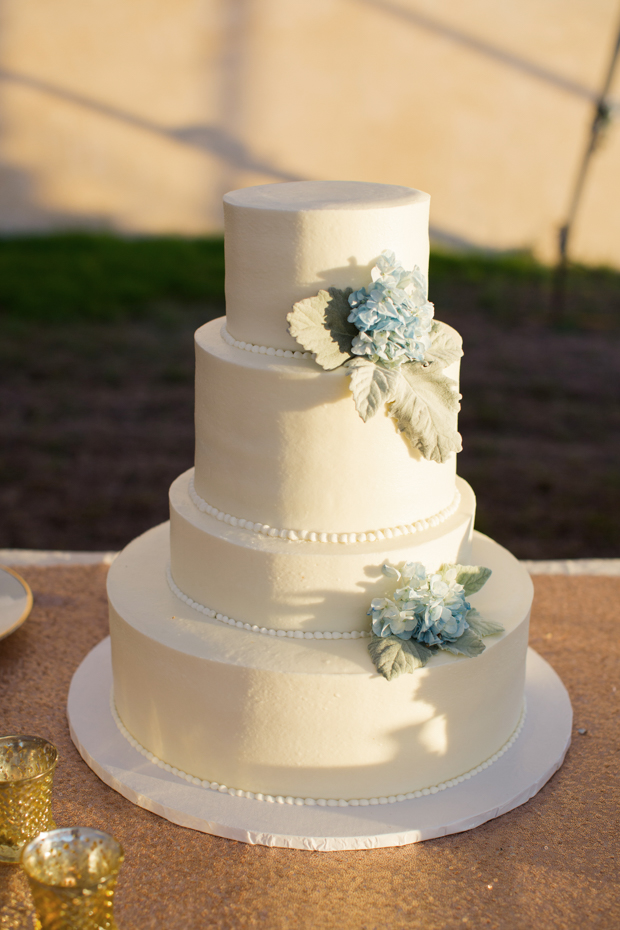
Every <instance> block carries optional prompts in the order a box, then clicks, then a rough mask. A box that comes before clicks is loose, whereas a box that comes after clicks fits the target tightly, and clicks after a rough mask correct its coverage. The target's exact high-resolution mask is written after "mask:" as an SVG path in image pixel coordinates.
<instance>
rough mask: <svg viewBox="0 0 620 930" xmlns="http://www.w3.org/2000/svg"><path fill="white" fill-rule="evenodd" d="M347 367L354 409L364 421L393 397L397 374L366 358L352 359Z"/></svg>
mask: <svg viewBox="0 0 620 930" xmlns="http://www.w3.org/2000/svg"><path fill="white" fill-rule="evenodd" d="M347 368H348V373H349V374H350V376H351V384H350V387H351V392H352V394H353V399H354V401H355V409H356V410H357V412H358V413H359V415H360V416H361V418H362V420H363V421H364V423H365V422H366V421H367V420H369V419H370V418H371V417H374V415H375V413H377V412H378V410H379V408H380V407H381V406H382V405H383V404H385V403H387V402H389V401H390V400H392V399H393V395H394V387H395V383H396V381H397V380H398V375H395V373H394V372H393V371H390V370H389V369H387V368H381V367H380V366H379V365H375V363H374V362H371V361H369V360H368V359H366V358H355V359H353V360H352V361H350V362H349V364H348V365H347Z"/></svg>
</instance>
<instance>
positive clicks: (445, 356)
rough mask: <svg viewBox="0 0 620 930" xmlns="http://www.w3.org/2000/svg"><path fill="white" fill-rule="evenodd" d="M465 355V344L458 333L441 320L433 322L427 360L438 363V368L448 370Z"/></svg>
mask: <svg viewBox="0 0 620 930" xmlns="http://www.w3.org/2000/svg"><path fill="white" fill-rule="evenodd" d="M462 355H463V343H462V340H461V338H460V337H459V335H458V333H456V332H455V331H454V330H453V329H451V328H450V327H449V326H446V324H445V323H441V322H440V321H439V320H435V321H434V322H433V326H432V329H431V347H430V349H429V350H428V352H427V353H426V360H427V361H429V362H431V363H436V365H437V367H438V368H447V367H448V365H451V364H452V363H453V362H456V361H458V359H459V358H461V356H462Z"/></svg>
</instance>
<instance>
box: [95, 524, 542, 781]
mask: <svg viewBox="0 0 620 930" xmlns="http://www.w3.org/2000/svg"><path fill="white" fill-rule="evenodd" d="M217 525H218V526H220V524H217ZM226 529H227V530H230V528H226ZM232 532H237V531H232ZM280 544H281V545H282V546H283V547H284V548H285V549H286V550H288V551H290V550H291V547H290V546H285V544H284V542H283V541H280ZM292 548H293V549H303V550H305V549H306V548H307V547H305V546H300V547H292ZM321 548H322V549H323V550H324V551H326V552H327V553H331V554H330V555H328V556H326V558H327V559H328V561H332V560H333V559H335V558H337V557H338V556H337V555H336V553H341V552H343V550H342V549H337V548H336V549H335V550H332V548H331V547H321ZM347 549H348V547H347ZM169 558H170V551H169V545H168V527H167V526H166V525H163V526H161V527H158V528H156V529H154V530H152V531H149V532H148V533H146V534H145V535H144V536H142V537H140V538H139V539H137V540H135V541H134V542H133V543H131V544H130V545H129V546H128V547H127V549H125V550H124V552H122V553H121V554H120V555H119V556H118V558H117V559H116V561H115V562H114V564H113V565H112V566H111V569H110V573H109V576H108V591H109V597H110V632H111V636H112V657H113V669H114V694H115V701H116V705H117V708H118V712H119V714H120V716H121V718H122V720H123V723H124V724H125V726H126V727H127V729H128V730H129V732H130V733H131V734H132V736H133V737H134V739H136V740H137V741H138V742H139V743H140V744H141V745H142V746H144V747H145V748H146V749H147V750H148V751H149V752H151V753H153V754H154V755H155V756H156V757H157V758H159V759H162V760H164V761H165V762H166V763H167V764H169V765H170V766H171V767H175V768H177V769H178V770H179V771H182V772H185V773H189V774H190V775H192V776H193V777H196V778H199V779H201V780H208V781H209V783H211V782H217V783H218V784H219V785H226V786H229V787H235V788H236V787H237V786H239V789H243V790H246V791H251V792H254V793H263V794H264V795H266V794H269V795H272V796H274V797H275V796H278V795H280V796H283V797H287V796H292V797H302V798H306V797H309V798H314V799H320V798H323V799H330V798H331V799H334V798H336V799H338V798H344V799H351V798H353V799H355V798H358V799H360V798H367V799H370V798H374V797H380V796H385V797H389V796H397V795H399V794H407V793H409V792H412V791H417V790H420V791H421V790H423V789H424V788H426V787H427V786H439V785H441V784H447V783H448V782H449V781H450V780H453V779H454V778H457V777H459V776H460V775H462V774H463V773H465V772H469V771H471V770H472V769H475V768H477V767H479V766H480V765H481V764H483V762H484V760H488V759H490V758H492V757H493V756H494V755H495V754H496V753H497V752H498V751H499V750H500V749H501V748H502V747H503V746H504V745H505V743H506V742H507V741H508V740H509V739H510V737H511V734H512V733H513V731H514V729H515V727H516V725H517V722H518V720H519V715H520V712H521V705H522V701H523V684H524V677H525V653H526V649H527V633H528V630H527V627H528V623H527V619H528V612H529V606H530V602H531V592H532V586H531V582H530V581H529V578H528V576H527V573H526V572H525V571H524V570H523V569H522V568H521V566H519V565H518V563H517V562H516V560H515V559H513V558H512V557H511V556H510V555H509V554H508V553H507V552H506V551H505V550H502V549H501V547H499V546H497V545H495V544H493V543H492V542H491V541H490V540H487V539H485V538H484V537H480V536H476V537H475V540H474V550H473V553H472V559H473V562H474V563H475V564H482V565H487V566H489V567H490V568H492V569H493V574H492V576H491V578H490V579H489V581H488V582H487V584H486V585H485V586H484V588H483V589H482V590H481V591H480V592H478V593H477V594H475V595H472V597H471V603H472V606H473V607H475V608H476V609H477V610H479V611H480V613H481V614H482V615H483V616H487V617H489V618H492V619H494V620H495V621H497V622H498V623H500V624H501V625H502V626H504V628H505V631H506V632H505V633H503V634H500V635H498V636H490V637H487V638H486V639H485V646H486V648H485V651H484V652H483V653H482V654H481V655H480V656H478V657H477V658H475V659H469V658H463V657H457V656H451V655H449V654H447V653H445V652H442V653H441V654H437V655H435V656H433V657H432V659H431V660H430V661H429V663H428V664H427V665H426V666H425V667H424V668H423V669H417V670H416V671H415V672H414V673H413V674H403V675H401V676H400V677H399V678H397V679H395V680H393V681H389V682H388V681H386V680H385V679H384V678H382V677H381V676H380V675H379V674H377V673H376V671H375V670H374V668H373V666H372V663H371V661H370V656H369V654H368V648H367V644H368V642H369V640H368V639H366V638H364V639H357V640H354V639H350V640H345V639H344V638H342V639H340V640H338V641H334V640H333V639H332V640H331V641H326V640H325V639H323V640H319V639H315V638H312V639H306V638H305V637H304V638H303V639H300V638H296V637H295V638H289V637H288V636H287V637H276V636H264V635H263V636H260V635H255V636H252V635H245V633H244V632H243V631H242V630H239V629H238V628H235V627H232V626H229V625H227V624H224V623H221V622H217V620H214V619H211V618H209V617H207V616H205V615H204V614H203V613H201V612H198V611H196V610H195V609H192V608H191V607H189V606H187V605H186V604H184V603H183V602H182V601H180V600H179V599H178V598H177V597H176V596H175V595H174V594H173V593H172V591H171V590H170V588H169V586H168V584H167V582H166V575H165V573H166V564H167V562H168V560H169ZM362 577H363V576H362ZM237 582H239V577H238V579H237ZM244 590H245V593H246V603H245V610H246V611H247V612H246V613H245V615H237V616H245V617H246V618H248V619H250V620H251V619H253V614H252V612H251V611H252V607H253V605H254V604H256V605H257V606H258V605H259V601H260V599H259V598H258V597H256V594H255V592H253V590H252V586H251V585H250V586H245V587H244ZM253 598H254V599H253ZM366 610H367V602H366V606H365V608H364V611H363V617H364V620H365V619H366V617H365V614H366ZM230 615H231V613H230V612H229V616H230ZM232 616H235V614H232ZM254 619H255V618H254ZM336 619H337V617H334V618H333V620H336ZM360 619H361V617H359V616H358V622H359V620H360ZM271 625H272V626H275V623H274V624H271ZM323 629H337V625H336V624H335V623H332V624H331V625H330V626H327V627H325V626H324V627H323ZM348 629H352V627H350V626H349V627H348Z"/></svg>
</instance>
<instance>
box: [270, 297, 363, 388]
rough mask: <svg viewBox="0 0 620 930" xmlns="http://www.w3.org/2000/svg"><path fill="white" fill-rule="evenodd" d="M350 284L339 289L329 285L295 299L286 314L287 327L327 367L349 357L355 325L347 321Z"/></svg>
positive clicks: (341, 363) (335, 365)
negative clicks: (316, 292)
mask: <svg viewBox="0 0 620 930" xmlns="http://www.w3.org/2000/svg"><path fill="white" fill-rule="evenodd" d="M350 293H351V288H350V287H348V288H347V289H346V290H344V291H341V290H338V288H336V287H330V289H329V291H319V293H318V294H317V295H316V297H306V299H305V300H299V301H298V302H297V303H296V304H295V305H294V307H293V309H292V311H291V312H290V313H289V314H288V316H287V320H288V324H289V326H288V331H289V333H290V334H291V336H292V337H293V339H296V340H297V342H298V343H299V344H300V345H302V346H303V347H304V349H305V350H306V351H307V352H314V354H315V355H316V361H317V363H318V364H319V365H320V366H321V368H325V369H326V371H331V370H332V369H334V368H339V367H340V365H343V364H344V362H346V361H347V359H349V358H351V343H352V342H353V337H354V336H356V335H357V333H358V329H357V327H356V326H355V325H354V324H353V323H349V321H348V319H347V317H348V316H349V313H350V312H351V307H350V306H349V300H348V297H349V294H350Z"/></svg>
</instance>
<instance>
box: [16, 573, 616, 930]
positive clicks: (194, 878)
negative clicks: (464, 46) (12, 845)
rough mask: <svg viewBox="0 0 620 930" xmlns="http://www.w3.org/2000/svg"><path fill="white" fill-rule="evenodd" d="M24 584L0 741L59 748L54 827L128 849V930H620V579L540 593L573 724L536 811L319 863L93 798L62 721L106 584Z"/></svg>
mask: <svg viewBox="0 0 620 930" xmlns="http://www.w3.org/2000/svg"><path fill="white" fill-rule="evenodd" d="M19 571H20V573H21V574H23V576H24V577H25V578H26V579H27V581H28V582H29V583H30V585H31V587H32V588H33V591H34V596H35V606H34V609H33V612H32V614H31V616H30V618H29V619H28V620H27V621H26V623H25V624H24V625H23V626H22V627H21V628H20V629H19V630H17V632H16V633H14V634H13V635H12V636H9V637H8V638H7V639H5V640H2V641H0V735H2V734H9V733H29V734H35V735H38V736H44V737H46V738H47V739H50V740H52V742H54V743H55V744H56V746H57V747H58V749H59V752H60V761H59V764H58V768H57V772H56V777H55V791H54V814H55V818H56V821H57V823H58V825H59V826H65V825H82V826H91V827H96V828H98V829H101V830H106V831H107V832H109V833H112V834H113V835H114V836H115V837H116V838H117V839H118V840H120V842H121V843H122V844H123V846H124V847H125V852H126V858H125V864H124V866H123V868H122V870H121V874H120V879H119V883H118V891H117V895H116V908H115V909H116V915H117V919H118V924H119V928H120V930H151V928H152V930H155V928H157V930H159V928H162V930H163V928H165V930H199V928H200V930H202V928H212V927H213V928H222V930H224V928H254V927H259V928H264V930H280V928H283V930H284V928H295V930H302V928H316V930H323V928H325V930H332V928H338V930H343V928H344V930H346V928H361V930H399V928H411V930H418V928H420V930H456V928H463V927H470V928H480V927H484V928H486V927H492V928H499V930H504V928H506V930H521V928H522V930H564V928H571V930H572V928H579V930H581V928H604V930H606V928H614V930H617V928H620V891H619V887H618V868H617V856H618V846H619V842H618V834H619V832H620V818H619V816H618V808H619V806H620V805H619V803H618V801H619V793H618V787H619V783H618V774H619V768H620V765H619V763H620V732H619V722H620V680H619V678H620V676H619V674H618V671H619V668H620V663H619V661H618V660H619V655H620V635H619V634H620V619H619V612H620V578H613V577H590V576H579V577H567V576H559V575H539V576H536V577H535V579H534V581H535V586H536V599H535V603H534V613H533V617H532V631H531V640H530V641H531V644H532V646H533V647H534V648H535V649H536V650H537V651H538V652H539V653H540V654H541V655H542V656H543V657H544V658H545V659H547V660H548V661H549V662H550V663H551V664H552V665H553V667H554V668H555V669H556V671H557V672H558V673H559V674H560V676H561V677H562V679H563V681H564V683H565V685H566V687H567V688H568V691H569V693H570V696H571V700H572V702H573V710H574V715H575V720H574V732H573V744H572V747H571V749H570V750H569V752H568V756H567V758H566V761H565V763H564V766H563V767H562V768H561V769H560V771H559V772H558V773H557V774H556V775H555V776H554V777H553V778H552V779H551V781H550V782H549V783H548V784H547V785H546V786H545V787H544V788H543V789H542V791H541V792H540V793H539V794H538V795H537V796H536V797H535V798H533V799H532V800H531V801H529V802H528V803H527V804H525V805H524V806H523V807H520V808H517V809H516V810H514V811H511V812H510V813H509V814H506V815H505V816H504V817H501V818H499V819H497V820H492V821H490V822H488V823H486V824H483V826H481V827H478V828H477V829H476V830H473V831H470V832H468V833H461V834H456V835H454V836H447V837H443V838H441V839H436V840H430V841H428V842H426V843H418V844H416V845H413V846H404V847H400V848H395V849H378V850H369V851H359V852H332V853H317V852H305V851H302V850H287V849H268V848H265V847H260V846H247V845H244V844H242V843H236V842H234V841H232V840H225V839H221V838H219V837H214V836H209V835H207V834H202V833H195V832H193V831H191V830H186V829H184V828H182V827H178V826H175V825H174V824H171V823H168V822H167V821H165V820H161V819H160V818H159V817H157V816H155V815H154V814H150V813H149V812H147V811H145V810H142V809H141V808H138V807H134V806H133V805H132V804H131V803H130V802H129V801H126V800H125V799H124V798H123V797H121V796H120V795H119V794H116V792H114V791H113V790H112V789H111V788H108V787H107V786H106V785H104V784H103V783H102V782H101V781H99V779H98V778H97V776H96V775H95V774H94V773H93V772H92V771H91V770H90V769H89V768H88V766H87V765H86V764H85V763H84V762H83V761H82V760H81V758H80V757H79V755H78V753H77V751H76V749H75V748H74V746H73V743H72V742H71V739H70V737H69V730H68V727H67V721H66V717H65V704H66V699H67V693H68V689H69V683H70V681H71V676H72V675H73V672H74V671H75V669H76V668H77V666H78V665H79V664H80V662H81V660H82V659H83V658H84V656H85V655H86V654H87V653H88V652H89V650H90V649H91V648H92V647H93V646H94V645H95V644H96V643H97V642H99V641H100V640H101V639H102V638H103V637H104V636H105V635H106V634H107V602H106V598H105V574H106V568H105V567H104V566H99V565H95V566H63V567H47V568H33V567H30V568H25V569H22V568H20V569H19ZM580 730H581V731H584V732H579V731H580ZM31 926H32V917H31V913H30V903H29V895H28V892H27V889H26V882H25V878H24V877H23V876H22V874H21V872H20V870H19V869H18V868H16V867H10V866H0V928H1V930H8V928H11V930H12V928H15V930H21V928H29V927H31Z"/></svg>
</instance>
